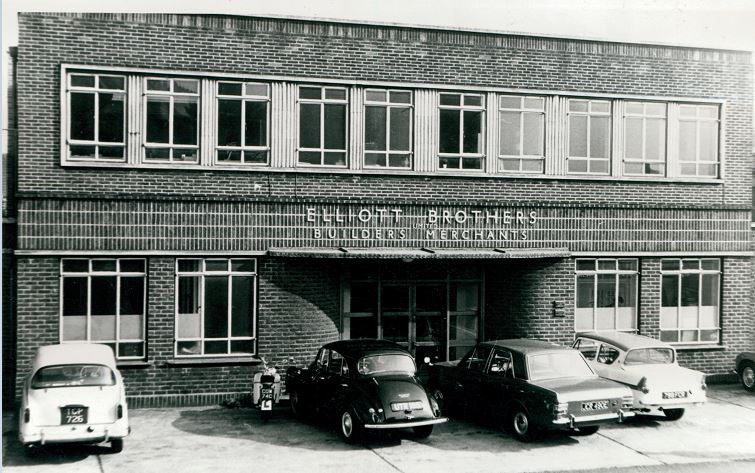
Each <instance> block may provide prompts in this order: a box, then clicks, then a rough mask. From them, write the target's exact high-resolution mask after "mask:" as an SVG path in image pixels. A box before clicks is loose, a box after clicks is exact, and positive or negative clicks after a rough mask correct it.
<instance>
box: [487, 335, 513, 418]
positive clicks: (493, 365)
mask: <svg viewBox="0 0 755 473" xmlns="http://www.w3.org/2000/svg"><path fill="white" fill-rule="evenodd" d="M513 381H514V357H513V356H512V354H511V352H510V351H509V350H506V349H504V348H494V349H493V354H492V356H491V358H490V362H489V363H488V366H487V369H486V370H485V374H484V375H483V382H482V386H481V397H482V399H481V405H480V408H482V409H485V412H499V411H500V410H501V408H502V407H503V406H505V405H507V404H508V402H509V401H510V400H511V398H512V392H511V391H512V389H513Z"/></svg>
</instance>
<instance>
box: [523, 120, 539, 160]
mask: <svg viewBox="0 0 755 473" xmlns="http://www.w3.org/2000/svg"><path fill="white" fill-rule="evenodd" d="M543 141H544V134H543V115H542V114H540V113H525V114H524V154H525V155H527V156H543Z"/></svg>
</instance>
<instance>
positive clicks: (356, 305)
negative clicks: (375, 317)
mask: <svg viewBox="0 0 755 473" xmlns="http://www.w3.org/2000/svg"><path fill="white" fill-rule="evenodd" d="M376 311H377V284H376V283H373V282H352V283H351V288H350V292H349V312H352V313H353V312H376Z"/></svg>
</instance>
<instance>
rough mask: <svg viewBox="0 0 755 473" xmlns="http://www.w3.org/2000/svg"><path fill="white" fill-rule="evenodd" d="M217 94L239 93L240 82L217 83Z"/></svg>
mask: <svg viewBox="0 0 755 473" xmlns="http://www.w3.org/2000/svg"><path fill="white" fill-rule="evenodd" d="M218 94H219V95H241V84H240V83H238V82H220V83H218Z"/></svg>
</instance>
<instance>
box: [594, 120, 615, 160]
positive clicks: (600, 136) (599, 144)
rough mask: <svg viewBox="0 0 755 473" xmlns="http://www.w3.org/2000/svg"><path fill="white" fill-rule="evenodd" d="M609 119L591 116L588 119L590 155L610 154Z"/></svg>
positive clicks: (606, 155) (604, 155) (602, 155)
mask: <svg viewBox="0 0 755 473" xmlns="http://www.w3.org/2000/svg"><path fill="white" fill-rule="evenodd" d="M610 137H611V130H610V119H609V118H608V117H592V119H591V120H590V157H591V158H607V157H608V156H609V154H610V151H609V149H610V144H611V142H610Z"/></svg>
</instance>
